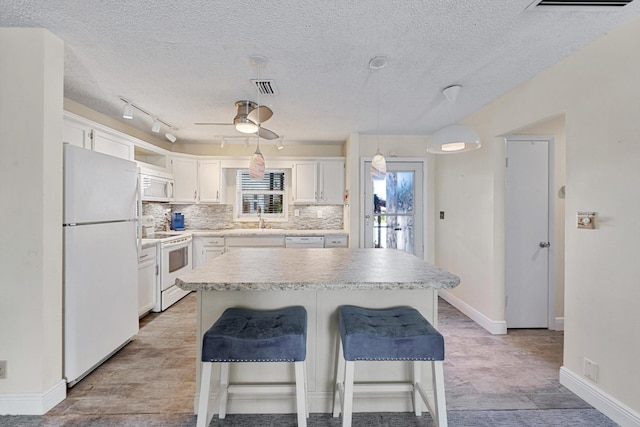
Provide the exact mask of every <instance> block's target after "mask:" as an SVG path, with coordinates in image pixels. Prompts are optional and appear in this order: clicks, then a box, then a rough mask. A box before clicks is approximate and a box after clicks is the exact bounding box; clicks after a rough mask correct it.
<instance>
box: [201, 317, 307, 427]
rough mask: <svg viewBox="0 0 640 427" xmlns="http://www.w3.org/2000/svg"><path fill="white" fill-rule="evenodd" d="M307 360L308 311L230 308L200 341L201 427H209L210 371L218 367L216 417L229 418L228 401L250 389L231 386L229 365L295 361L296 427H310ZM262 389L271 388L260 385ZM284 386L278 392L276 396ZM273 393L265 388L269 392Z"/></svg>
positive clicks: (210, 417)
mask: <svg viewBox="0 0 640 427" xmlns="http://www.w3.org/2000/svg"><path fill="white" fill-rule="evenodd" d="M306 355H307V311H306V310H305V309H304V307H299V306H295V307H286V308H282V309H279V310H250V309H245V308H228V309H226V310H225V311H224V313H222V316H220V318H219V319H218V320H217V321H216V322H215V323H214V324H213V326H211V328H209V330H208V331H207V332H205V334H204V336H203V338H202V375H201V377H200V401H199V404H198V423H197V425H198V427H204V426H208V425H209V423H210V422H211V419H212V418H213V414H212V415H211V416H209V413H208V408H207V407H208V404H209V388H210V383H211V367H212V364H213V363H220V387H219V391H218V399H219V409H218V417H219V418H224V417H225V416H226V407H227V397H228V395H229V394H232V393H240V392H242V391H246V388H242V387H236V388H234V385H233V384H229V363H231V362H293V363H294V366H295V378H296V383H295V396H296V407H297V413H298V426H300V427H303V426H306V425H307V416H308V409H307V402H306V400H307V392H306V379H305V371H306V370H305V366H304V363H305V362H304V361H305V359H306ZM262 386H263V387H268V386H267V385H266V384H262ZM280 389H281V387H280V388H278V392H279V391H280ZM269 391H272V390H271V389H267V392H269Z"/></svg>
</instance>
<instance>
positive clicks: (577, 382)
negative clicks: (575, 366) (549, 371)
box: [560, 366, 640, 427]
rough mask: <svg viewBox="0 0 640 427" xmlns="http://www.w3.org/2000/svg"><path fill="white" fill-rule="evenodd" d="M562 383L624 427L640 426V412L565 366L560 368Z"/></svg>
mask: <svg viewBox="0 0 640 427" xmlns="http://www.w3.org/2000/svg"><path fill="white" fill-rule="evenodd" d="M560 384H562V385H563V386H565V387H566V388H568V389H569V390H571V391H572V392H573V393H575V394H576V395H578V396H579V397H580V398H581V399H583V400H584V401H585V402H587V403H588V404H590V405H591V406H593V407H594V408H596V409H597V410H598V411H600V412H602V413H603V414H605V415H606V416H607V417H609V418H611V419H612V420H613V421H614V422H616V423H618V424H620V425H621V426H622V427H640V413H638V412H635V411H634V410H632V409H631V408H629V407H628V406H627V405H625V404H624V403H622V402H620V401H618V400H617V399H615V398H613V397H612V396H610V395H608V394H607V393H605V392H604V391H602V390H601V389H599V388H598V387H596V386H595V385H593V384H592V383H591V382H589V381H588V380H586V379H585V378H582V377H581V376H579V375H576V374H575V373H574V372H572V371H570V370H569V369H567V368H565V367H564V366H562V367H561V368H560Z"/></svg>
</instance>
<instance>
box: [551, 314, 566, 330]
mask: <svg viewBox="0 0 640 427" xmlns="http://www.w3.org/2000/svg"><path fill="white" fill-rule="evenodd" d="M553 330H554V331H564V317H556V321H555V325H554V329H553Z"/></svg>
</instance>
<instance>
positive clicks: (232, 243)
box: [226, 234, 284, 251]
mask: <svg viewBox="0 0 640 427" xmlns="http://www.w3.org/2000/svg"><path fill="white" fill-rule="evenodd" d="M226 247H227V250H228V251H232V250H234V249H237V248H284V235H282V234H278V235H271V236H247V237H236V236H233V237H227V242H226Z"/></svg>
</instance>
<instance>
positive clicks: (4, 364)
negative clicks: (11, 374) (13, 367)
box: [0, 360, 7, 380]
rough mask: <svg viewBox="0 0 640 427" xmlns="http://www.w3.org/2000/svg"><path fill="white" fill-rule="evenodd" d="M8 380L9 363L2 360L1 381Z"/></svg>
mask: <svg viewBox="0 0 640 427" xmlns="http://www.w3.org/2000/svg"><path fill="white" fill-rule="evenodd" d="M6 379H7V361H6V360H0V380H6Z"/></svg>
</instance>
